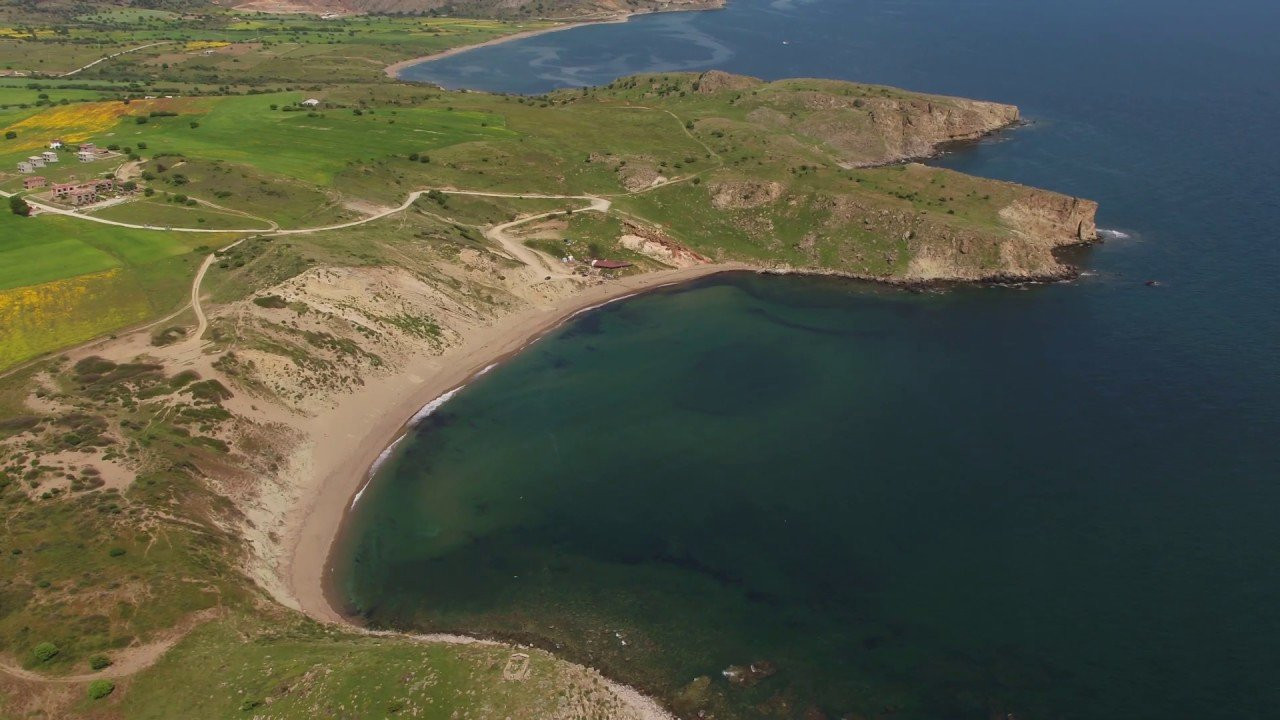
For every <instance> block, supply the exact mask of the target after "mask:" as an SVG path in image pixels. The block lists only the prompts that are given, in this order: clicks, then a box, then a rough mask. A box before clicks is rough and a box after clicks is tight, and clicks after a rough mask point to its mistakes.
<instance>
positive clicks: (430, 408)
mask: <svg viewBox="0 0 1280 720" xmlns="http://www.w3.org/2000/svg"><path fill="white" fill-rule="evenodd" d="M496 364H497V363H494V365H496ZM494 365H490V366H489V367H487V368H485V369H484V370H482V371H480V373H479V374H481V375H483V374H484V373H486V372H488V371H489V370H491V369H493V366H494ZM464 387H466V385H459V386H458V387H456V388H454V389H452V390H450V391H449V392H447V393H445V394H443V395H441V396H440V397H438V398H436V399H435V400H432V401H431V402H429V403H427V404H426V405H423V406H422V409H421V410H419V411H418V412H416V413H414V415H413V417H411V418H409V422H408V423H407V425H408V427H413V426H415V425H417V424H418V423H420V422H422V421H423V420H425V419H426V418H428V417H430V416H431V414H432V413H434V412H435V411H437V410H439V409H440V408H441V407H442V406H443V405H444V404H445V403H447V402H449V401H450V400H451V399H453V396H454V395H457V394H458V393H459V392H461V391H462V388H464ZM406 436H408V433H407V432H406V433H403V434H401V435H400V437H398V438H396V439H395V440H394V441H392V443H391V444H390V445H388V446H387V447H386V449H385V450H383V451H382V452H381V453H379V454H378V459H377V460H374V461H373V464H372V465H370V466H369V474H368V475H366V476H365V481H364V485H362V486H361V487H360V490H359V491H357V492H356V494H355V496H354V497H352V498H351V507H355V506H356V503H358V502H360V498H361V497H362V496H363V495H364V491H365V490H368V489H369V484H370V483H371V482H373V476H374V475H377V474H378V470H379V469H381V468H382V466H383V465H385V464H386V462H387V460H390V459H391V454H392V453H394V452H395V450H396V448H397V447H399V445H400V443H402V442H404V439H405V437H406ZM348 509H350V508H348Z"/></svg>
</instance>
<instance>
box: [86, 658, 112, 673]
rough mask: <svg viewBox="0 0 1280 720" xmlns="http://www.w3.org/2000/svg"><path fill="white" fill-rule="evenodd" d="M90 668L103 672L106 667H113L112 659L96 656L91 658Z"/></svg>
mask: <svg viewBox="0 0 1280 720" xmlns="http://www.w3.org/2000/svg"><path fill="white" fill-rule="evenodd" d="M89 667H91V668H93V669H94V670H101V669H103V668H106V667H111V658H109V657H107V656H106V655H94V656H93V657H91V658H89Z"/></svg>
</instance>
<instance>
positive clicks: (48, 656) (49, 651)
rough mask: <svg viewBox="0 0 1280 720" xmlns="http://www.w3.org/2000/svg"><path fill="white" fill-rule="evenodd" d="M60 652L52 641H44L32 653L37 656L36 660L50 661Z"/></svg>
mask: <svg viewBox="0 0 1280 720" xmlns="http://www.w3.org/2000/svg"><path fill="white" fill-rule="evenodd" d="M59 652H60V651H59V650H58V646H57V645H54V644H53V643H51V642H42V643H40V644H39V645H37V646H35V648H33V649H32V650H31V654H32V655H35V656H36V660H39V661H40V662H42V663H44V662H49V661H50V660H52V659H53V657H54V656H55V655H57V654H58V653H59Z"/></svg>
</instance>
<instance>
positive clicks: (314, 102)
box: [302, 98, 320, 107]
mask: <svg viewBox="0 0 1280 720" xmlns="http://www.w3.org/2000/svg"><path fill="white" fill-rule="evenodd" d="M302 104H303V105H306V106H307V107H316V106H317V105H319V104H320V101H319V100H317V99H315V98H307V99H306V100H303V101H302Z"/></svg>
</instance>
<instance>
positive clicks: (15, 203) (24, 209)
mask: <svg viewBox="0 0 1280 720" xmlns="http://www.w3.org/2000/svg"><path fill="white" fill-rule="evenodd" d="M9 209H10V210H12V211H13V214H14V215H21V216H22V217H27V216H28V215H30V214H31V206H30V205H28V204H27V201H26V200H23V199H22V197H21V196H18V195H10V196H9Z"/></svg>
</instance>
